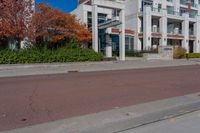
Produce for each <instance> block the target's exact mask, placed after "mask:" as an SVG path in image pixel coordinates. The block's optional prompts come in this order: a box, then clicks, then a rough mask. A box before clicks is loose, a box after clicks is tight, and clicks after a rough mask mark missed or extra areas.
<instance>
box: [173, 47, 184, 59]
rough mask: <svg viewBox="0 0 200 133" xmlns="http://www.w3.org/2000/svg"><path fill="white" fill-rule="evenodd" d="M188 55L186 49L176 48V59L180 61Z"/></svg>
mask: <svg viewBox="0 0 200 133" xmlns="http://www.w3.org/2000/svg"><path fill="white" fill-rule="evenodd" d="M185 54H186V49H185V48H182V47H181V46H178V47H174V58H175V59H180V58H183V57H184V56H185Z"/></svg>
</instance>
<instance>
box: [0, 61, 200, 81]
mask: <svg viewBox="0 0 200 133" xmlns="http://www.w3.org/2000/svg"><path fill="white" fill-rule="evenodd" d="M195 64H200V59H191V60H185V59H183V60H148V61H147V60H144V59H142V58H136V59H129V60H127V61H108V62H83V63H57V64H56V63H55V64H30V65H20V64H18V65H0V77H12V76H23V75H41V74H59V73H68V72H89V71H106V70H124V69H138V68H153V67H169V66H183V65H195Z"/></svg>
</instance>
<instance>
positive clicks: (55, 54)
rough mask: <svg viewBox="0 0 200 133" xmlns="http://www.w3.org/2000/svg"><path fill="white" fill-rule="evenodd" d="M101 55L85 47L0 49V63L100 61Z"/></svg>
mask: <svg viewBox="0 0 200 133" xmlns="http://www.w3.org/2000/svg"><path fill="white" fill-rule="evenodd" d="M101 60H103V55H102V54H99V53H96V52H94V51H93V50H91V49H85V48H67V47H62V48H58V49H53V50H50V49H47V48H31V49H24V50H23V49H20V50H17V51H11V50H0V64H29V63H58V62H60V63H64V62H82V61H101Z"/></svg>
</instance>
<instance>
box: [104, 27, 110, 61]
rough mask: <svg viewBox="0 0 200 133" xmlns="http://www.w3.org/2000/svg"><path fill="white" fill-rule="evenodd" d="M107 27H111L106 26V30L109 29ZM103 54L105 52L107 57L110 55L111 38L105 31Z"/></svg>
mask: <svg viewBox="0 0 200 133" xmlns="http://www.w3.org/2000/svg"><path fill="white" fill-rule="evenodd" d="M109 29H111V28H108V29H107V30H109ZM105 54H106V57H107V58H111V57H112V38H111V36H110V34H109V32H106V46H105Z"/></svg>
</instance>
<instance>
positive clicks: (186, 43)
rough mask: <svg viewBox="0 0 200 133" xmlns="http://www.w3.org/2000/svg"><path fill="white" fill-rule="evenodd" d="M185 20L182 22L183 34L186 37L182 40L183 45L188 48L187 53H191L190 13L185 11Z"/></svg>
mask: <svg viewBox="0 0 200 133" xmlns="http://www.w3.org/2000/svg"><path fill="white" fill-rule="evenodd" d="M183 16H184V21H183V22H182V34H183V35H184V39H183V40H182V47H183V48H185V49H186V51H187V53H189V14H188V13H185V14H184V15H183Z"/></svg>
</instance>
